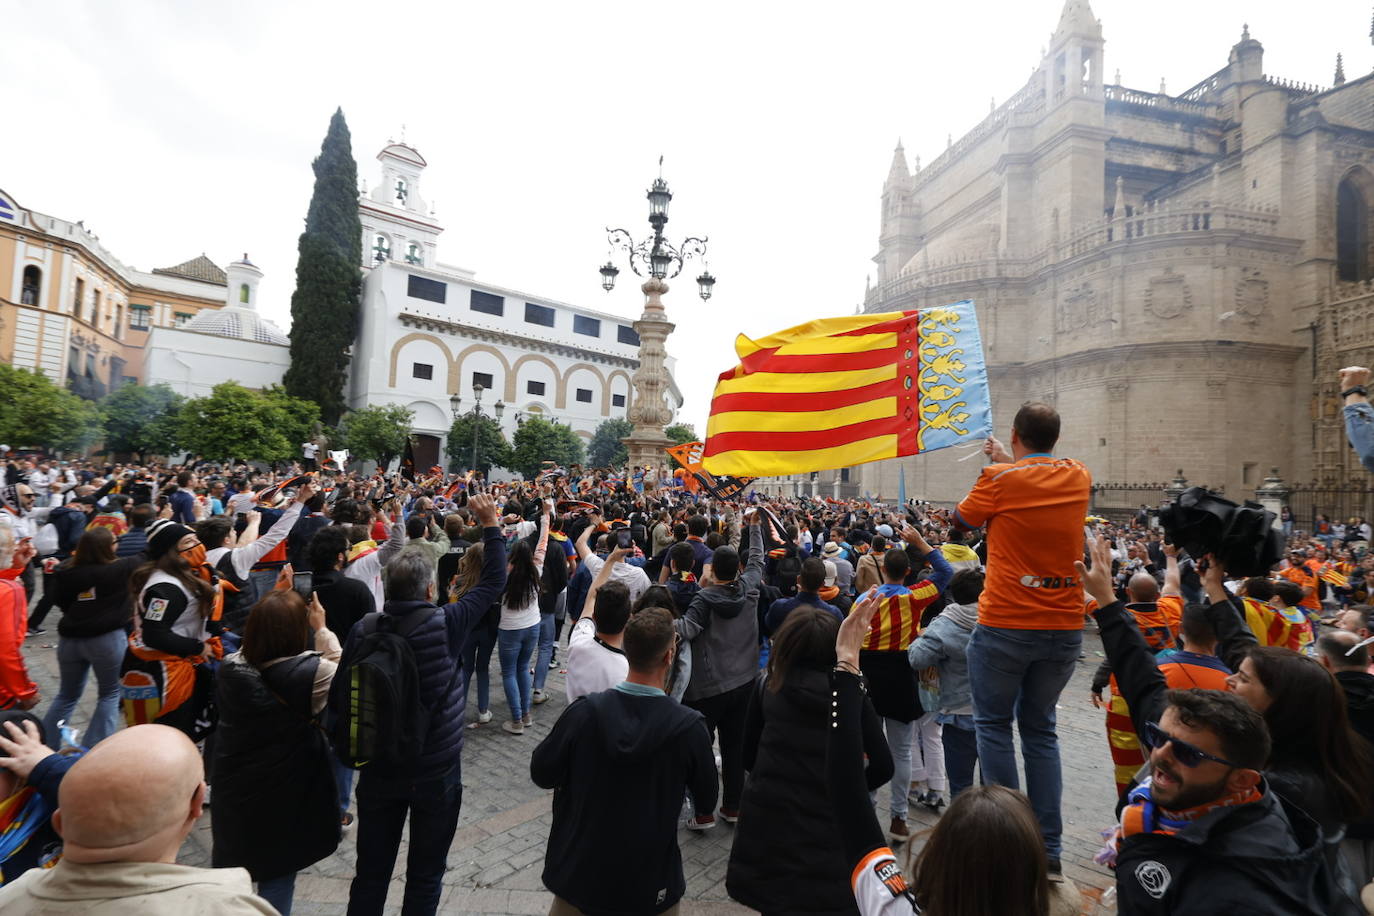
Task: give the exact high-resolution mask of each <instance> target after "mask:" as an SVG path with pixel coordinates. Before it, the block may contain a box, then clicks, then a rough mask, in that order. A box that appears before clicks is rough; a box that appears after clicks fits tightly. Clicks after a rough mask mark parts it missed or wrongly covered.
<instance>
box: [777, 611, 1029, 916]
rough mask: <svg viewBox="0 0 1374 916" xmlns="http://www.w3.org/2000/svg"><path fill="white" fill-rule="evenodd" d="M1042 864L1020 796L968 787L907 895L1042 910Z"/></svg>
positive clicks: (944, 909)
mask: <svg viewBox="0 0 1374 916" xmlns="http://www.w3.org/2000/svg"><path fill="white" fill-rule="evenodd" d="M793 613H795V611H794V612H793ZM788 616H789V617H790V616H791V615H788ZM989 850H996V854H989ZM1048 868H1049V862H1048V861H1047V859H1046V857H1045V841H1044V840H1043V839H1042V838H1041V836H1040V825H1039V824H1038V823H1036V820H1035V814H1034V813H1033V812H1032V811H1031V806H1030V802H1029V801H1028V800H1027V799H1026V796H1024V795H1022V794H1021V793H1020V792H1016V791H1014V790H1012V789H1008V788H1005V787H1003V786H973V787H972V788H969V789H965V790H964V791H963V792H961V793H960V794H959V797H958V798H956V799H955V800H954V802H953V804H951V805H950V806H949V810H948V811H946V812H945V813H944V816H943V817H941V818H940V821H939V823H937V824H936V825H935V829H933V830H932V831H931V832H930V839H929V840H928V841H927V842H926V845H925V846H924V847H923V848H922V849H921V852H920V854H919V855H917V856H916V866H915V868H914V869H913V871H914V874H913V875H912V894H913V896H915V898H916V904H917V906H919V907H921V910H922V911H923V912H927V913H938V914H939V916H984V914H986V913H1024V914H1026V916H1049V912H1050V884H1049V873H1048Z"/></svg>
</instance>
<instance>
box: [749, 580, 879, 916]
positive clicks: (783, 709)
mask: <svg viewBox="0 0 1374 916" xmlns="http://www.w3.org/2000/svg"><path fill="white" fill-rule="evenodd" d="M839 624H840V622H839V620H838V619H836V617H835V615H833V614H831V613H830V612H829V611H822V610H820V609H819V608H813V607H807V606H805V605H803V606H801V607H798V608H796V609H795V610H793V611H792V613H790V614H788V615H787V620H786V621H785V622H784V623H783V625H782V626H781V627H780V628H779V629H778V632H777V633H776V634H774V636H773V648H772V653H771V654H770V655H769V658H768V673H767V676H766V677H765V678H764V679H762V680H761V681H759V683H758V685H757V686H756V689H755V691H754V694H753V696H752V698H751V700H750V703H749V712H748V717H747V719H746V723H745V736H744V741H745V743H744V766H745V769H746V770H747V771H748V773H749V778H748V781H747V782H746V783H745V786H744V795H743V797H742V798H741V800H740V815H739V823H738V824H736V826H735V842H734V846H733V847H732V848H731V850H730V864H729V867H728V869H727V871H726V875H725V888H726V890H727V891H728V892H729V894H730V896H731V897H733V898H734V899H735V900H738V901H739V902H740V903H743V904H744V905H745V906H749V907H752V908H754V909H756V910H759V911H761V912H763V913H780V914H781V913H808V914H811V913H815V914H830V913H835V914H856V913H858V908H857V907H856V906H855V903H854V894H853V892H852V891H851V890H850V886H849V872H850V863H848V862H846V860H845V857H844V852H843V850H842V849H841V846H840V844H839V843H838V842H837V841H836V837H837V836H838V828H837V827H836V824H835V817H834V814H833V813H832V809H831V806H830V799H829V790H828V789H827V784H826V779H825V743H826V732H827V729H828V725H829V722H830V711H831V709H830V672H831V669H832V668H834V666H835V634H836V632H838V630H839ZM863 744H864V753H865V754H866V755H867V757H868V767H867V770H866V772H865V777H866V779H867V782H868V788H869V790H870V791H872V790H874V789H877V788H878V787H879V786H881V785H883V784H885V783H886V782H887V781H888V780H889V779H891V778H892V754H891V753H890V752H889V750H888V746H887V740H886V739H885V738H884V737H883V729H882V720H881V719H879V718H878V714H877V713H876V712H874V710H873V704H872V703H870V702H869V701H868V699H867V698H865V699H864V710H863Z"/></svg>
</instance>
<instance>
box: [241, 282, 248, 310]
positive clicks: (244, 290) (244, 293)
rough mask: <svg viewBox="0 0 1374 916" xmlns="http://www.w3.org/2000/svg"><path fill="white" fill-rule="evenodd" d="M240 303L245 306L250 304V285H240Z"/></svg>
mask: <svg viewBox="0 0 1374 916" xmlns="http://www.w3.org/2000/svg"><path fill="white" fill-rule="evenodd" d="M239 301H240V302H242V303H243V304H244V305H247V304H248V284H247V283H240V284H239Z"/></svg>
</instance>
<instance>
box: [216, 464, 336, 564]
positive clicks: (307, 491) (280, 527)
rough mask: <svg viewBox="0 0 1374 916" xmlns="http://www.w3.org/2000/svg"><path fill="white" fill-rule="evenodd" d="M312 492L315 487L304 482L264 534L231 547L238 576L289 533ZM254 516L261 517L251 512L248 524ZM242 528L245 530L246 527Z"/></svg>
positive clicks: (231, 555) (313, 492)
mask: <svg viewBox="0 0 1374 916" xmlns="http://www.w3.org/2000/svg"><path fill="white" fill-rule="evenodd" d="M314 494H315V487H314V485H313V484H306V485H305V486H303V487H301V491H300V492H299V493H297V494H296V501H295V502H293V503H292V504H291V505H290V506H287V508H286V511H285V512H283V513H282V514H281V518H279V519H277V520H276V522H275V523H273V525H272V527H271V528H268V529H267V533H266V534H263V535H261V536H260V537H259V538H258V539H257V540H255V541H253V543H251V544H249V545H247V546H246V547H235V548H234V549H233V552H232V553H231V554H230V557H231V558H232V559H231V562H232V563H233V564H234V572H236V573H238V575H239V578H246V577H247V576H248V573H249V572H250V571H251V570H252V569H253V564H255V563H257V562H258V561H259V560H261V559H262V558H263V557H265V556H267V554H268V553H269V552H270V551H271V550H272V548H273V547H276V546H277V545H278V544H280V543H281V542H282V541H284V540H286V536H287V535H288V534H290V533H291V529H292V528H293V527H295V525H296V519H298V518H300V517H301V508H302V507H303V506H304V505H305V502H306V500H308V499H310V497H311V496H313V495H314ZM302 496H304V497H305V499H302V498H301V497H302ZM254 516H256V517H258V518H261V517H262V516H261V513H258V512H254V513H252V514H251V515H250V516H249V519H250V521H249V525H252V524H253V522H252V521H251V519H252V518H253V517H254ZM244 530H245V531H246V530H247V529H244Z"/></svg>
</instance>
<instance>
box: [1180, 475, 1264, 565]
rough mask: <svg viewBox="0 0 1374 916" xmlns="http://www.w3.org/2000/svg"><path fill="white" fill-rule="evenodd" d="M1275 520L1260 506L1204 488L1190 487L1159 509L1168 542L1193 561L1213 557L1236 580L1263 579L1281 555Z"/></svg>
mask: <svg viewBox="0 0 1374 916" xmlns="http://www.w3.org/2000/svg"><path fill="white" fill-rule="evenodd" d="M1274 518H1275V516H1274V513H1272V512H1270V511H1269V510H1267V509H1265V508H1264V507H1263V506H1261V505H1260V504H1259V503H1254V502H1246V503H1245V505H1243V506H1241V505H1237V504H1236V503H1233V502H1231V500H1229V499H1226V498H1225V497H1222V496H1218V495H1217V494H1216V493H1213V492H1211V491H1210V490H1207V489H1204V488H1203V487H1189V488H1188V489H1186V490H1184V491H1183V492H1182V493H1181V494H1180V495H1179V497H1178V499H1177V500H1176V501H1175V502H1174V503H1173V504H1171V505H1168V506H1164V507H1163V508H1161V509H1160V510H1159V523H1160V525H1161V526H1162V527H1163V528H1164V534H1165V536H1166V537H1167V538H1168V539H1169V541H1170V543H1173V544H1176V545H1177V546H1179V547H1181V548H1183V549H1184V550H1186V551H1188V554H1189V556H1191V557H1193V558H1194V559H1200V558H1201V557H1202V556H1203V555H1204V554H1209V553H1210V554H1212V555H1213V556H1215V557H1216V558H1217V560H1218V561H1220V562H1221V564H1222V566H1223V567H1225V569H1226V572H1227V573H1228V574H1229V575H1232V576H1262V575H1264V574H1266V573H1267V572H1268V571H1269V570H1270V568H1271V567H1273V565H1274V564H1275V563H1277V562H1278V561H1279V559H1280V558H1281V557H1282V556H1283V535H1282V533H1281V532H1280V531H1278V530H1276V529H1275V528H1274Z"/></svg>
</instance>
